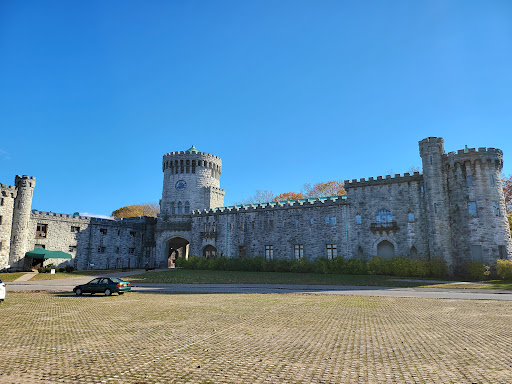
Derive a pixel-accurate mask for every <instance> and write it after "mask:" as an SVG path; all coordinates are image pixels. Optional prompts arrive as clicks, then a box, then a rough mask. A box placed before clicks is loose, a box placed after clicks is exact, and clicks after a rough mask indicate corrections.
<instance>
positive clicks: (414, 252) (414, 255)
mask: <svg viewBox="0 0 512 384" xmlns="http://www.w3.org/2000/svg"><path fill="white" fill-rule="evenodd" d="M409 256H410V258H411V259H417V258H418V251H417V250H416V247H415V246H414V245H413V246H412V247H411V251H410V252H409Z"/></svg>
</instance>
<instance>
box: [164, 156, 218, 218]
mask: <svg viewBox="0 0 512 384" xmlns="http://www.w3.org/2000/svg"><path fill="white" fill-rule="evenodd" d="M162 171H163V172H164V182H163V191H162V200H161V201H160V216H164V217H165V216H171V215H189V214H190V213H191V212H192V211H193V210H197V209H210V208H215V207H220V206H222V205H224V190H223V189H221V188H220V175H221V173H222V160H221V159H220V158H219V157H217V156H214V155H211V154H209V153H206V152H199V151H198V150H197V149H196V148H195V147H194V146H192V147H191V148H190V149H188V150H186V151H179V152H171V153H167V154H165V155H164V157H163V161H162Z"/></svg>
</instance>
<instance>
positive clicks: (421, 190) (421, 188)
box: [420, 185, 423, 193]
mask: <svg viewBox="0 0 512 384" xmlns="http://www.w3.org/2000/svg"><path fill="white" fill-rule="evenodd" d="M420 192H421V193H423V185H422V186H421V187H420Z"/></svg>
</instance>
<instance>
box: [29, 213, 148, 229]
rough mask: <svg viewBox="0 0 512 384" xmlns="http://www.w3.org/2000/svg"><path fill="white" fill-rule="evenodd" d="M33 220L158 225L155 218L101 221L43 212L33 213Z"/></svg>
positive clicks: (144, 217)
mask: <svg viewBox="0 0 512 384" xmlns="http://www.w3.org/2000/svg"><path fill="white" fill-rule="evenodd" d="M32 218H33V219H37V218H41V219H55V220H59V219H63V220H74V221H77V222H82V223H90V224H98V225H122V226H128V225H133V224H141V223H146V222H148V223H150V224H154V223H156V219H155V218H154V217H147V216H140V217H127V218H124V219H113V220H110V219H101V218H99V217H90V216H76V215H67V214H65V213H55V212H41V211H36V210H33V211H32Z"/></svg>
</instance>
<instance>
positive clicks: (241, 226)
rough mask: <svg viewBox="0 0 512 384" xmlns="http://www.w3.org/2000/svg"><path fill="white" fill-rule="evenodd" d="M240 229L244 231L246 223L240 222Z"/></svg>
mask: <svg viewBox="0 0 512 384" xmlns="http://www.w3.org/2000/svg"><path fill="white" fill-rule="evenodd" d="M240 229H241V230H242V231H243V230H244V222H243V221H241V222H240Z"/></svg>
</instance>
